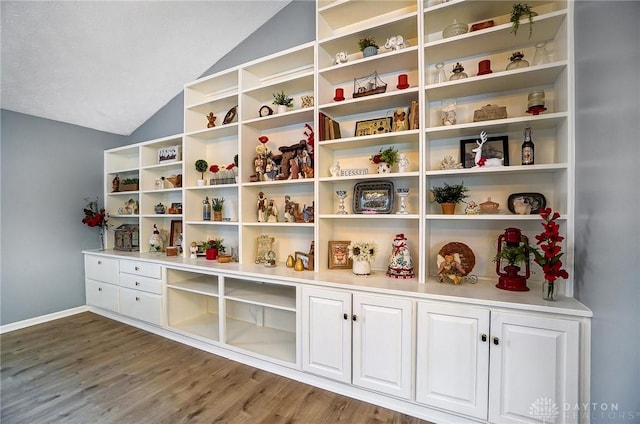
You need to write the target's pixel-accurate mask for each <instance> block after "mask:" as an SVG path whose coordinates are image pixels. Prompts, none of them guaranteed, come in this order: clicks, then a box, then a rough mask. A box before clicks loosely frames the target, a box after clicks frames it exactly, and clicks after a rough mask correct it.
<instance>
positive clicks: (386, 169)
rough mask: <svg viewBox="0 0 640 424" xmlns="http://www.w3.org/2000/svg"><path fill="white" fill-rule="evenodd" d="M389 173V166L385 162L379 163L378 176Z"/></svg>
mask: <svg viewBox="0 0 640 424" xmlns="http://www.w3.org/2000/svg"><path fill="white" fill-rule="evenodd" d="M390 172H391V165H389V164H388V163H387V162H380V163H379V164H378V174H388V173H390Z"/></svg>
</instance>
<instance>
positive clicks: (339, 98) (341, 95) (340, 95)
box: [333, 88, 344, 102]
mask: <svg viewBox="0 0 640 424" xmlns="http://www.w3.org/2000/svg"><path fill="white" fill-rule="evenodd" d="M333 100H335V101H336V102H340V101H342V100H344V89H342V88H336V96H335V97H334V98H333Z"/></svg>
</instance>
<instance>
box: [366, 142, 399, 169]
mask: <svg viewBox="0 0 640 424" xmlns="http://www.w3.org/2000/svg"><path fill="white" fill-rule="evenodd" d="M398 158H399V157H398V151H397V150H396V149H395V148H394V147H393V146H391V147H387V148H386V149H382V148H380V151H379V152H378V153H376V154H375V155H373V156H371V157H369V161H370V162H371V163H374V164H376V165H377V166H378V174H388V173H389V172H391V167H392V166H393V165H395V164H396V163H398Z"/></svg>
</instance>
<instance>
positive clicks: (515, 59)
mask: <svg viewBox="0 0 640 424" xmlns="http://www.w3.org/2000/svg"><path fill="white" fill-rule="evenodd" d="M509 60H510V62H509V64H508V65H507V71H510V70H512V69H520V68H526V67H528V66H529V62H527V61H526V60H524V53H522V52H514V53H512V54H511V57H510V58H509Z"/></svg>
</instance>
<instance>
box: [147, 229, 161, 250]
mask: <svg viewBox="0 0 640 424" xmlns="http://www.w3.org/2000/svg"><path fill="white" fill-rule="evenodd" d="M163 248H164V243H163V242H162V237H161V236H160V231H159V230H158V226H157V225H156V224H153V234H151V237H150V238H149V251H150V252H162V250H163Z"/></svg>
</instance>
